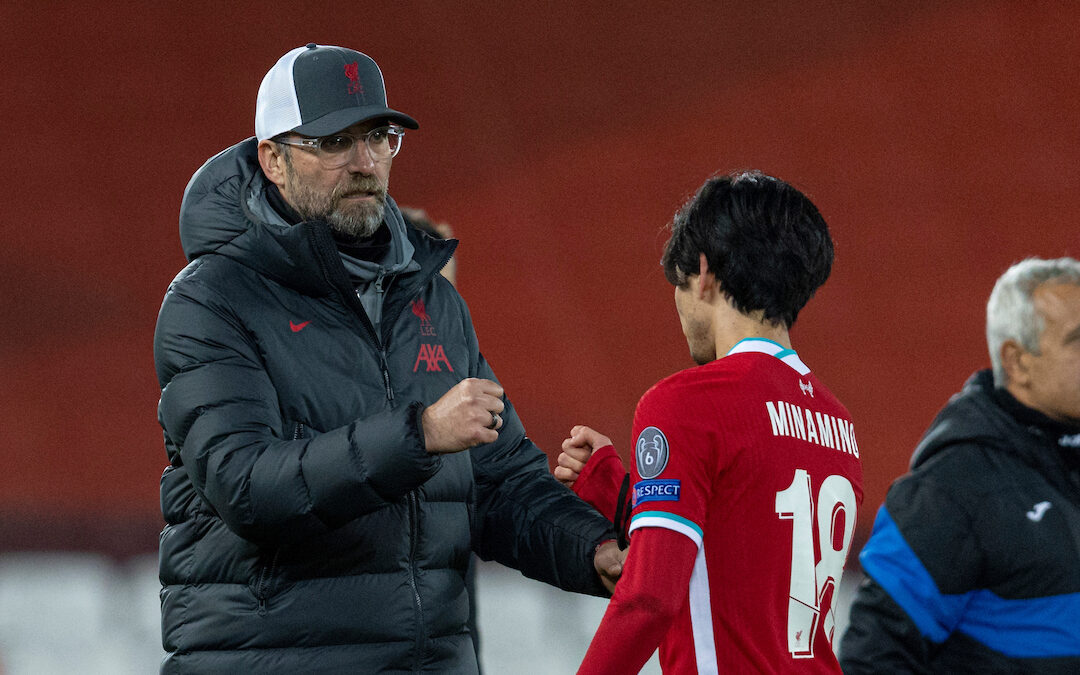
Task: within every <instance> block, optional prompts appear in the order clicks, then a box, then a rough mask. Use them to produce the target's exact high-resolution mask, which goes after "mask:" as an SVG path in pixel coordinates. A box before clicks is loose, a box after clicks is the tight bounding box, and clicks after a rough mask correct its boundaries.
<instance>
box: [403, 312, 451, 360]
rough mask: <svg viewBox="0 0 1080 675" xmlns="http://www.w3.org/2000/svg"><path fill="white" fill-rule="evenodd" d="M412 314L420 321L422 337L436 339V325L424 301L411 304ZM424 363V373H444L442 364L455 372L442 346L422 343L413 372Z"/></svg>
mask: <svg viewBox="0 0 1080 675" xmlns="http://www.w3.org/2000/svg"><path fill="white" fill-rule="evenodd" d="M410 306H411V308H412V313H413V314H415V315H416V317H417V318H418V319H420V335H423V336H425V337H435V324H433V323H432V322H431V317H430V316H429V315H428V313H427V309H426V308H425V307H424V301H423V300H413V301H412V303H410ZM421 361H423V362H424V363H425V364H427V367H426V368H425V370H424V372H427V373H431V372H442V366H441V364H444V363H445V364H446V369H447V370H449V371H450V372H451V373H452V372H454V367H453V366H451V365H450V359H448V358H447V357H446V350H445V349H443V346H442V345H440V344H429V343H426V342H421V343H420V351H419V353H418V354H417V355H416V362H415V363H413V372H414V373H415V372H416V371H417V370H419V368H420V362H421Z"/></svg>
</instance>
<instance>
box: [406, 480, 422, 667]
mask: <svg viewBox="0 0 1080 675" xmlns="http://www.w3.org/2000/svg"><path fill="white" fill-rule="evenodd" d="M407 499H408V502H409V587H410V588H412V592H413V601H414V602H415V604H416V618H417V623H416V661H415V670H416V672H420V664H421V662H422V660H423V659H422V657H423V652H424V603H423V601H422V600H421V599H420V589H419V587H418V586H417V583H416V576H417V569H416V544H417V541H418V540H419V533H418V530H419V529H420V504H419V501H420V500H419V499H418V498H417V496H416V491H415V490H412V491H410V492H409V494H408V495H407Z"/></svg>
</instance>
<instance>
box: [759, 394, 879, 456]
mask: <svg viewBox="0 0 1080 675" xmlns="http://www.w3.org/2000/svg"><path fill="white" fill-rule="evenodd" d="M765 409H766V411H768V413H769V424H770V425H771V426H772V433H773V436H790V437H791V438H801V439H802V440H804V441H806V442H808V443H816V444H817V445H820V446H822V447H825V448H829V449H832V450H839V451H840V452H846V453H847V454H849V455H854V456H855V457H858V456H859V443H858V442H857V441H856V440H855V425H854V424H853V423H851V422H849V421H848V420H845V419H841V418H839V417H833V416H832V415H829V414H828V413H822V412H817V411H815V410H810V409H809V408H801V407H799V406H797V405H795V404H794V403H788V402H787V401H775V402H774V401H766V402H765Z"/></svg>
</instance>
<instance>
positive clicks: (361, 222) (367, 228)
mask: <svg viewBox="0 0 1080 675" xmlns="http://www.w3.org/2000/svg"><path fill="white" fill-rule="evenodd" d="M385 215H386V202H385V201H384V200H383V199H379V200H378V201H377V202H376V204H375V208H373V209H364V212H363V213H358V214H351V213H342V212H341V211H333V212H332V213H330V214H328V215H326V216H325V220H326V222H327V223H329V224H330V229H332V230H334V231H335V232H338V233H339V234H344V235H347V236H349V237H352V238H356V239H366V238H368V237H370V236H371V235H373V234H375V230H378V229H379V226H380V225H382V222H383V216H385Z"/></svg>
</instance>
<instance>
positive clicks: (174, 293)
mask: <svg viewBox="0 0 1080 675" xmlns="http://www.w3.org/2000/svg"><path fill="white" fill-rule="evenodd" d="M256 108H257V110H256V123H255V126H256V138H253V139H248V140H246V141H243V142H241V143H239V144H237V145H235V146H233V147H231V148H229V149H227V150H225V151H223V152H221V153H219V154H218V155H216V156H215V157H213V158H212V159H210V160H209V161H208V162H207V163H206V164H205V165H204V166H203V167H202V168H201V169H199V171H197V172H196V173H195V175H194V176H193V177H192V179H191V182H190V183H189V185H188V187H187V190H186V191H185V194H184V200H183V204H182V206H181V213H180V237H181V242H182V244H183V247H184V252H185V254H186V256H187V258H188V259H189V260H190V264H189V265H188V266H187V267H186V268H185V269H184V270H183V271H182V272H181V273H180V274H179V275H178V276H177V277H176V279H175V280H174V281H173V283H172V284H171V285H170V287H169V290H168V292H167V294H166V296H165V300H164V303H163V304H162V307H161V312H160V315H159V318H158V325H157V331H156V334H155V342H154V356H155V364H156V368H157V375H158V379H159V382H160V385H161V402H160V405H159V421H160V423H161V426H162V428H163V429H164V432H165V434H164V435H165V447H166V451H167V453H168V458H169V466H168V468H166V470H165V473H164V475H163V476H162V478H161V505H162V512H163V514H164V516H165V521H166V527H165V529H164V531H163V532H162V534H161V544H160V576H161V582H162V586H163V588H162V592H161V607H162V635H163V643H164V647H165V650H166V652H167V656H166V658H165V660H164V662H163V665H162V672H164V673H180V672H184V673H301V672H303V673H331V672H333V673H336V672H341V673H360V672H364V673H368V672H372V673H374V672H413V673H416V672H433V673H435V672H437V673H475V672H476V670H477V663H476V657H475V654H474V652H473V647H472V640H471V637H470V635H469V632H468V629H467V628H466V622H467V619H468V612H469V599H468V596H467V593H466V590H465V582H464V575H465V569H466V565H467V564H468V560H469V554H470V549H471V550H475V551H476V552H477V553H478V554H479V555H480V556H481V557H483V558H485V559H494V560H497V561H499V562H501V563H503V564H506V565H509V566H512V567H515V568H517V569H520V570H521V571H522V572H523V573H524V574H526V575H527V576H529V577H532V578H535V579H540V580H542V581H545V582H548V583H551V584H554V585H556V586H558V587H560V588H564V589H567V590H572V591H577V592H582V593H590V594H595V595H603V594H605V593H607V592H608V591H609V590H610V588H611V584H613V583H614V579H615V578H616V577H617V576H618V574H619V572H620V570H621V554H620V553H618V552H617V547H616V546H615V544H614V542H611V541H609V540H610V539H612V538H613V537H614V533H613V531H612V529H611V525H610V523H608V522H607V521H606V520H604V519H603V518H602V517H601V516H599V515H598V514H596V512H595V511H594V510H593V509H591V507H589V506H588V505H587V504H585V503H584V502H581V501H580V500H578V499H577V497H575V496H574V495H573V493H572V492H570V491H569V490H567V489H566V488H564V487H563V486H562V485H560V484H559V483H558V482H557V481H556V480H555V479H554V478H552V477H551V476H550V474H549V473H548V464H547V459H546V457H545V455H544V454H543V453H542V452H541V451H540V450H539V449H538V448H537V447H536V446H535V445H534V444H533V443H532V442H531V441H530V440H529V439H528V438H527V437H526V436H525V432H524V429H523V428H522V426H521V423H520V421H519V419H518V417H517V415H516V414H515V413H514V409H513V406H512V405H511V404H510V402H509V401H508V400H507V399H506V398H505V397H504V396H503V391H502V388H501V387H500V386H499V385H498V383H497V382H496V380H495V376H494V374H493V373H492V371H491V368H490V367H489V366H488V364H487V362H486V361H485V360H484V358H483V356H482V355H481V353H480V350H479V346H478V344H477V340H476V335H475V333H474V331H473V327H472V323H471V320H470V317H469V311H468V308H467V307H466V306H465V303H464V301H463V300H462V298H461V296H459V295H458V293H457V292H456V291H455V290H454V288H453V286H452V285H451V284H450V283H449V282H448V281H446V280H445V279H444V278H443V277H442V276H440V275H439V274H438V272H439V270H440V268H442V266H443V265H445V264H446V262H447V261H448V260H449V258H450V256H451V255H452V254H453V251H454V248H455V246H456V242H454V241H453V240H446V241H438V240H435V239H433V238H431V237H429V236H427V235H425V234H423V233H420V232H419V231H417V230H416V229H414V228H412V227H409V226H407V225H406V224H405V222H404V221H403V220H402V217H401V214H400V212H399V210H398V208H397V206H396V205H395V204H394V202H393V200H392V199H390V197H389V196H388V195H387V194H386V189H387V183H388V180H389V171H390V163H391V159H392V158H393V156H394V155H395V154H396V153H397V150H398V149H399V147H400V141H401V137H402V135H403V133H404V130H403V129H402V127H408V128H413V129H415V128H416V127H417V124H416V122H415V121H414V120H413V119H412V118H411V117H409V116H407V115H404V114H402V113H400V112H397V111H395V110H392V109H390V108H388V107H387V105H386V97H385V90H384V87H383V81H382V75H381V73H380V72H379V69H378V66H376V65H375V62H374V61H372V60H371V59H370V58H368V57H367V56H365V55H363V54H361V53H359V52H355V51H352V50H347V49H342V48H340V47H321V46H317V45H308V46H307V47H301V48H298V49H294V50H292V51H290V52H289V53H288V54H286V55H285V56H283V57H282V58H281V60H279V61H278V63H277V64H276V65H275V66H274V67H273V68H272V69H271V70H270V72H269V73H267V75H266V78H265V79H264V80H263V84H262V86H261V87H260V89H259V97H258V102H257V106H256Z"/></svg>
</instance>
